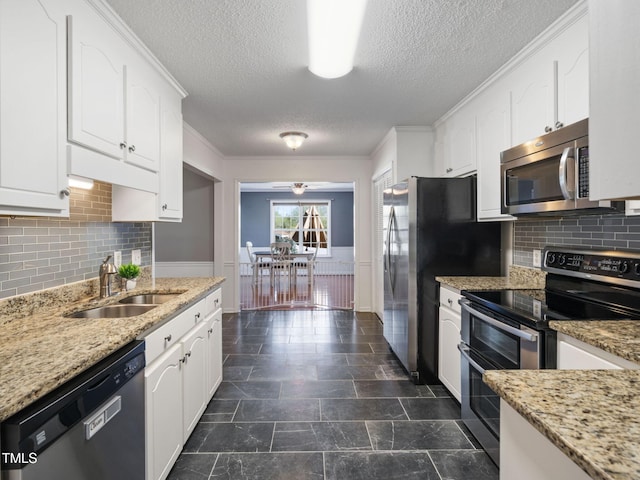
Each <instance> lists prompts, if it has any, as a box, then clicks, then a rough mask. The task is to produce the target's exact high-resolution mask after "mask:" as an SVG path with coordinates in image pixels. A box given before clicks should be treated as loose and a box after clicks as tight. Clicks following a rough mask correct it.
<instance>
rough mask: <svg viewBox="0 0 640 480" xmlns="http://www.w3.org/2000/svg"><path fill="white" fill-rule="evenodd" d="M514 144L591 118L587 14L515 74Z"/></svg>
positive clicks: (512, 100) (513, 78)
mask: <svg viewBox="0 0 640 480" xmlns="http://www.w3.org/2000/svg"><path fill="white" fill-rule="evenodd" d="M509 83H510V85H511V87H510V91H511V112H512V117H511V141H512V145H519V144H521V143H524V142H526V141H528V140H531V139H533V138H536V137H538V136H540V135H543V134H544V133H548V132H550V131H552V130H556V129H558V128H562V127H563V126H564V125H569V124H571V123H574V122H577V121H578V120H582V119H583V118H586V117H588V116H589V95H588V91H589V38H588V20H587V16H586V15H583V16H581V17H579V18H577V19H576V20H575V21H574V23H572V24H571V25H569V26H567V27H566V28H565V29H564V30H563V31H561V32H560V33H559V34H558V35H557V36H556V37H555V38H553V39H552V40H551V41H549V43H547V45H545V46H544V47H542V48H541V49H540V50H539V51H538V52H536V53H535V54H533V55H531V56H530V57H529V58H528V59H527V60H526V61H525V62H524V63H523V64H522V65H520V66H519V67H518V68H517V69H515V70H514V71H513V72H512V74H511V75H510V76H509Z"/></svg>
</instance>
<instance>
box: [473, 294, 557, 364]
mask: <svg viewBox="0 0 640 480" xmlns="http://www.w3.org/2000/svg"><path fill="white" fill-rule="evenodd" d="M460 305H461V307H462V324H461V327H462V329H461V332H460V335H461V338H462V341H463V342H464V343H466V344H467V345H468V346H469V347H471V349H472V350H474V351H476V352H478V353H479V354H480V355H482V356H483V357H484V358H486V359H487V360H489V361H490V362H492V363H493V364H494V365H496V368H498V369H502V370H509V369H538V368H545V365H544V355H543V351H542V349H543V346H542V337H541V335H540V332H538V331H536V330H533V329H531V328H528V327H526V326H524V325H521V324H519V323H518V322H516V321H514V320H511V319H509V318H507V317H505V316H503V315H499V314H497V313H495V312H490V311H488V310H483V309H482V307H479V306H476V305H474V304H472V303H471V302H470V301H469V300H467V299H462V300H460Z"/></svg>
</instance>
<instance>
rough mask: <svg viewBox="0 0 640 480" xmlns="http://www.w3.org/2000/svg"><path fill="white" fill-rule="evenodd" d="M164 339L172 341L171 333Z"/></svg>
mask: <svg viewBox="0 0 640 480" xmlns="http://www.w3.org/2000/svg"><path fill="white" fill-rule="evenodd" d="M164 341H165V342H170V341H171V334H169V335H167V336H166V337H164Z"/></svg>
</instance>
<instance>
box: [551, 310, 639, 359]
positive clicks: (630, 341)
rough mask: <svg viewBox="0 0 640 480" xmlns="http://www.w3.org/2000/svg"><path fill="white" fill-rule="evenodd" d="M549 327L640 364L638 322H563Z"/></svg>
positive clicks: (552, 322) (553, 322)
mask: <svg viewBox="0 0 640 480" xmlns="http://www.w3.org/2000/svg"><path fill="white" fill-rule="evenodd" d="M549 326H550V327H551V328H553V329H554V330H556V331H558V332H561V333H564V334H566V335H569V336H571V337H573V338H577V339H578V340H581V341H583V342H585V343H588V344H589V345H593V346H594V347H598V348H601V349H602V350H604V351H606V352H609V353H612V354H614V355H617V356H619V357H622V358H624V359H625V360H629V361H631V362H635V363H639V364H640V322H639V321H637V320H615V321H606V320H605V321H598V320H589V321H584V320H581V321H567V320H565V321H551V322H549Z"/></svg>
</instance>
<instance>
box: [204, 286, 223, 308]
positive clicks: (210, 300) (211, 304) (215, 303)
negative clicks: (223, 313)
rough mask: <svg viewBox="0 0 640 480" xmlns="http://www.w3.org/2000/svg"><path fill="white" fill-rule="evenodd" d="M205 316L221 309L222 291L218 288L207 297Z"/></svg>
mask: <svg viewBox="0 0 640 480" xmlns="http://www.w3.org/2000/svg"><path fill="white" fill-rule="evenodd" d="M206 300H207V315H210V314H212V313H214V312H215V311H216V310H219V309H220V308H221V307H222V289H221V288H218V289H217V290H215V291H213V292H212V293H210V294H209V295H208V296H207V299H206Z"/></svg>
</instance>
